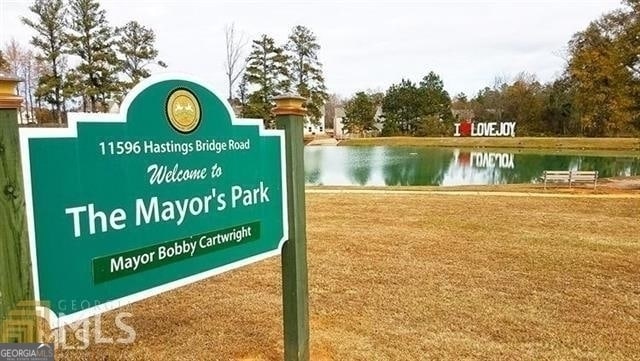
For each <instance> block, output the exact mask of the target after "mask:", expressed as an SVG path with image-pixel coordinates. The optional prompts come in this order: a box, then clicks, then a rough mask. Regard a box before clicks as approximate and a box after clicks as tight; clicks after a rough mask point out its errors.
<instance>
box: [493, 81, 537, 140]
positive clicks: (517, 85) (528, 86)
mask: <svg viewBox="0 0 640 361" xmlns="http://www.w3.org/2000/svg"><path fill="white" fill-rule="evenodd" d="M542 91H543V87H542V85H541V84H540V82H538V80H537V79H536V77H535V76H534V75H531V74H527V73H520V74H519V75H518V76H516V78H515V79H514V80H513V82H512V83H511V84H509V85H507V86H506V87H505V88H504V90H503V92H502V98H503V104H504V114H503V117H504V119H508V120H511V121H515V122H517V123H518V129H519V132H520V134H527V135H545V133H546V131H547V128H546V127H545V124H544V123H543V118H542V114H543V108H544V94H543V92H542Z"/></svg>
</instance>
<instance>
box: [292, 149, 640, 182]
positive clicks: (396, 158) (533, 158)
mask: <svg viewBox="0 0 640 361" xmlns="http://www.w3.org/2000/svg"><path fill="white" fill-rule="evenodd" d="M551 152H552V151H551ZM545 170H597V171H598V172H599V177H600V178H604V177H613V176H640V154H639V155H638V156H633V155H626V156H611V155H606V154H604V155H603V156H599V155H575V154H562V153H553V154H542V153H540V152H537V151H532V150H526V149H509V150H497V151H495V150H493V151H492V150H484V149H472V150H465V149H454V148H426V147H421V148H414V147H387V146H378V147H349V146H344V147H328V146H326V147H325V146H311V147H305V179H306V182H307V184H310V185H331V186H396V185H404V186H416V185H436V186H455V185H472V184H474V185H485V184H505V183H532V182H538V181H539V180H540V177H541V175H542V173H543V172H544V171H545Z"/></svg>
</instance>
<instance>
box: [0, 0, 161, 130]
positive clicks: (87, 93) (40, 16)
mask: <svg viewBox="0 0 640 361" xmlns="http://www.w3.org/2000/svg"><path fill="white" fill-rule="evenodd" d="M29 10H30V11H31V15H30V16H29V17H23V18H22V22H23V23H24V24H25V25H27V26H28V27H29V28H31V29H32V31H33V32H34V35H33V37H32V38H31V41H30V44H31V45H32V46H33V50H32V49H29V48H28V47H25V46H21V45H20V44H18V43H16V42H15V41H13V40H12V41H10V42H9V43H8V44H7V46H6V47H5V51H4V52H0V69H4V70H7V71H9V72H11V73H14V74H16V75H17V76H18V77H20V78H21V79H23V82H22V83H21V84H20V88H19V90H20V92H21V95H23V96H24V98H25V103H26V107H25V113H26V117H27V119H28V120H30V121H33V120H35V119H36V118H37V119H38V120H39V121H41V122H47V121H53V122H58V123H62V122H64V121H65V119H64V114H66V112H67V111H68V110H79V111H84V112H107V111H109V107H110V106H111V105H112V104H118V103H119V102H120V101H122V98H123V97H124V95H125V94H126V93H127V91H128V90H130V89H131V88H132V87H133V86H134V85H135V84H137V83H138V82H139V81H140V80H141V79H143V78H146V77H148V76H149V75H150V66H151V65H157V66H159V67H166V64H165V63H164V62H162V61H160V60H158V59H157V57H158V50H157V49H156V48H155V40H156V38H155V33H154V31H153V30H152V29H150V28H148V27H145V26H143V25H141V24H140V23H138V22H137V21H129V22H127V23H126V24H124V25H123V26H115V27H114V26H112V25H111V24H110V23H109V21H108V20H107V17H106V11H105V10H104V9H102V8H101V6H100V3H99V1H98V0H68V1H64V0H36V1H35V2H34V3H33V4H32V5H31V6H30V7H29Z"/></svg>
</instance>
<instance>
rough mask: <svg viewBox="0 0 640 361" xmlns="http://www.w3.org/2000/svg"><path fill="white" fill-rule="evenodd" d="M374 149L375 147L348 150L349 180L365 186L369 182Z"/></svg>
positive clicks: (350, 148)
mask: <svg viewBox="0 0 640 361" xmlns="http://www.w3.org/2000/svg"><path fill="white" fill-rule="evenodd" d="M374 149H375V148H373V147H357V148H355V147H354V148H352V147H349V148H347V150H346V152H347V159H348V161H349V170H348V172H349V179H350V180H351V181H352V182H353V183H355V184H358V185H361V186H364V185H367V183H368V182H369V178H370V177H371V163H372V162H373V151H374Z"/></svg>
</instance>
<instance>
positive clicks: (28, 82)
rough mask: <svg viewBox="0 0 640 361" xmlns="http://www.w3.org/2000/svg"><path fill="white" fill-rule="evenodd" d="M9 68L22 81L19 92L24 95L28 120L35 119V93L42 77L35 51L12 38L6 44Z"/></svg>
mask: <svg viewBox="0 0 640 361" xmlns="http://www.w3.org/2000/svg"><path fill="white" fill-rule="evenodd" d="M4 53H5V54H6V61H7V64H8V67H7V70H8V72H9V73H12V74H15V75H16V76H18V78H20V79H21V80H22V81H21V82H20V83H19V84H18V94H19V95H21V96H23V97H24V104H25V108H24V112H25V116H26V119H25V120H26V121H31V120H32V119H34V116H33V115H34V113H33V108H34V101H33V98H34V93H35V91H36V87H37V84H38V80H39V77H40V65H39V64H38V61H37V60H36V59H35V56H34V55H33V51H31V50H30V49H27V48H26V47H25V46H22V45H21V44H19V43H18V42H17V41H16V40H15V39H11V40H10V41H9V42H8V43H7V44H6V46H5V52H4Z"/></svg>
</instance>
